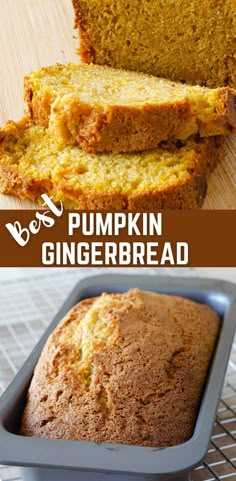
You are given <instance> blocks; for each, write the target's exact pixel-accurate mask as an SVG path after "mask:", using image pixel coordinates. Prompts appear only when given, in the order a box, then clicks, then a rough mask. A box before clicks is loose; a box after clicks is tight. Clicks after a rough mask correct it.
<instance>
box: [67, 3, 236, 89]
mask: <svg viewBox="0 0 236 481" xmlns="http://www.w3.org/2000/svg"><path fill="white" fill-rule="evenodd" d="M72 3H73V6H74V10H75V27H76V28H78V31H79V50H78V53H79V55H80V57H81V59H82V60H83V62H86V63H91V62H93V63H96V64H100V65H110V66H112V67H115V68H125V69H128V70H136V71H140V72H146V73H149V74H153V75H158V76H160V77H164V78H169V79H171V80H181V81H186V82H187V83H191V84H199V85H207V86H208V87H213V88H215V87H223V86H225V85H229V86H230V87H233V88H236V56H235V38H236V17H235V0H202V1H201V2H199V0H191V1H190V0H132V1H130V0H119V1H117V0H72Z"/></svg>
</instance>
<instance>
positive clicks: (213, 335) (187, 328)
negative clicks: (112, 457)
mask: <svg viewBox="0 0 236 481" xmlns="http://www.w3.org/2000/svg"><path fill="white" fill-rule="evenodd" d="M219 327H220V319H219V317H218V316H217V314H216V313H215V312H214V311H213V310H212V309H211V308H210V307H208V306H206V305H201V304H197V303H195V302H193V301H190V300H187V299H183V298H180V297H174V296H168V295H162V294H156V293H152V292H144V291H140V290H138V289H131V290H130V291H128V292H127V293H125V294H106V293H105V294H102V295H101V296H100V297H97V298H93V299H85V300H83V301H82V302H80V303H79V304H77V305H76V306H75V307H74V308H73V309H72V310H71V311H70V312H69V313H68V314H67V316H66V317H65V318H64V319H63V320H62V321H61V322H60V324H59V325H58V327H57V328H56V329H55V331H54V332H53V333H52V335H51V336H50V337H49V339H48V341H47V343H46V345H45V347H44V350H43V352H42V354H41V357H40V360H39V362H38V365H37V367H36V369H35V373H34V376H33V379H32V382H31V386H30V388H29V392H28V397H27V405H26V408H25V411H24V415H23V419H22V426H21V433H22V434H24V435H27V436H38V437H48V438H63V439H78V440H90V441H96V442H102V441H107V442H112V443H125V444H134V445H144V446H157V447H164V446H173V445H177V444H180V443H182V442H184V441H186V440H187V439H189V438H190V437H191V435H192V433H193V430H194V425H195V420H196V416H197V411H198V408H199V403H200V399H201V395H202V391H203V387H204V383H205V379H206V375H207V370H208V366H209V363H210V359H211V356H212V354H213V350H214V346H215V343H216V339H217V335H218V332H219Z"/></svg>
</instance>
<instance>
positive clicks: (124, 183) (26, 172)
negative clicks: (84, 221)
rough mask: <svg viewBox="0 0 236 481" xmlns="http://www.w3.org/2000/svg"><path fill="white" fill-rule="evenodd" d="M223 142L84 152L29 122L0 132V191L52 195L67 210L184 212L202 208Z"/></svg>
mask: <svg viewBox="0 0 236 481" xmlns="http://www.w3.org/2000/svg"><path fill="white" fill-rule="evenodd" d="M221 144H222V138H221V137H209V138H208V139H200V140H193V139H190V140H188V141H186V142H185V143H183V144H181V143H180V145H178V144H175V143H173V142H172V143H171V142H170V143H166V144H164V145H162V147H159V148H157V149H155V150H152V151H148V152H141V153H138V154H111V153H110V154H100V155H98V154H86V153H85V152H84V151H83V150H81V149H80V148H79V147H78V146H64V145H62V144H60V143H58V142H57V140H56V138H55V137H54V136H51V135H50V131H49V129H46V128H43V127H40V126H38V125H34V124H33V123H31V122H30V121H29V120H28V119H23V120H22V121H21V122H19V123H14V122H9V123H8V124H7V125H6V127H5V128H3V129H2V130H0V191H1V192H2V193H6V194H14V195H17V196H19V197H20V198H22V199H25V198H29V199H32V200H40V195H41V194H42V193H48V194H49V195H50V196H53V198H54V201H56V202H57V201H62V202H63V204H64V206H65V207H67V208H71V209H91V210H96V209H98V210H100V209H107V210H122V209H134V210H138V209H146V210H155V209H184V208H197V207H201V206H202V204H203V200H204V197H205V195H206V191H207V178H208V176H209V173H210V172H211V171H212V170H213V169H214V167H215V166H216V164H217V162H218V161H219V160H220V159H221V158H222V155H223V152H222V146H221Z"/></svg>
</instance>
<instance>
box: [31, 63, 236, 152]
mask: <svg viewBox="0 0 236 481" xmlns="http://www.w3.org/2000/svg"><path fill="white" fill-rule="evenodd" d="M25 106H26V114H27V115H28V117H29V118H31V119H32V120H34V121H35V122H36V123H37V124H39V125H42V126H43V127H48V126H49V127H50V129H51V131H52V133H53V135H56V136H57V138H58V140H60V141H61V142H62V143H64V144H65V143H67V144H68V143H70V144H71V143H72V144H73V143H78V144H79V145H80V147H81V148H82V149H84V150H85V151H87V152H94V153H96V152H104V151H108V152H109V151H112V152H137V151H143V150H148V149H154V148H156V147H157V146H158V144H159V143H160V142H162V141H166V140H172V139H174V138H175V139H180V140H185V139H187V138H188V137H190V136H191V135H195V134H200V136H202V137H208V136H211V135H228V134H231V133H234V134H235V133H236V91H233V90H232V89H230V88H228V87H224V88H218V89H213V90H210V89H207V88H205V87H199V86H189V85H186V84H181V83H177V82H172V81H170V80H165V79H161V78H157V77H154V76H149V75H145V74H141V73H137V72H128V71H125V70H117V69H113V68H110V67H104V66H99V65H75V64H69V65H59V64H58V65H54V66H52V67H49V68H42V69H40V70H39V71H37V72H32V73H31V74H30V75H28V76H27V77H25Z"/></svg>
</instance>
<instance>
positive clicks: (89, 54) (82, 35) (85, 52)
mask: <svg viewBox="0 0 236 481" xmlns="http://www.w3.org/2000/svg"><path fill="white" fill-rule="evenodd" d="M72 4H73V7H74V11H75V25H74V27H75V28H77V29H78V35H79V48H78V54H79V56H80V58H81V60H82V61H83V62H85V63H96V53H95V50H94V48H93V47H92V45H91V42H90V40H89V38H88V33H87V29H86V23H85V19H84V14H83V13H82V9H81V6H80V3H79V2H78V1H77V0H72Z"/></svg>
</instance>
